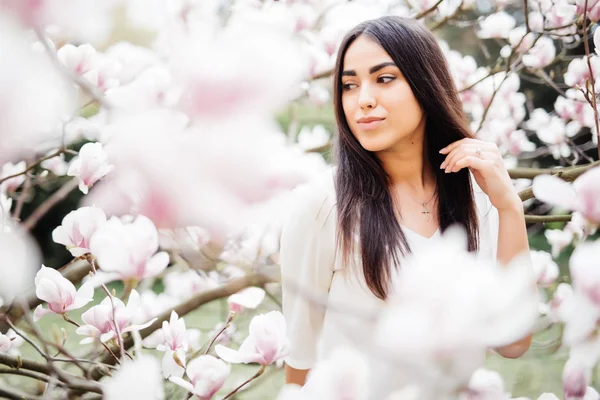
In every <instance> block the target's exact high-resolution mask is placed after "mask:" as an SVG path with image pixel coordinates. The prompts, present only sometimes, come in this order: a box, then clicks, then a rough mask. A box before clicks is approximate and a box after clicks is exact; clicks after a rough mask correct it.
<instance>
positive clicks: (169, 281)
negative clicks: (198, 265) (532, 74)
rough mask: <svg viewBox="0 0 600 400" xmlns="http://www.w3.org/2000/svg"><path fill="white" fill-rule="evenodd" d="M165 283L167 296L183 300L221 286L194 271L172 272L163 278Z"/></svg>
mask: <svg viewBox="0 0 600 400" xmlns="http://www.w3.org/2000/svg"><path fill="white" fill-rule="evenodd" d="M163 283H164V285H165V293H166V294H168V295H170V296H172V297H174V298H178V299H181V300H183V299H188V298H190V297H191V296H193V295H194V294H196V293H200V292H203V291H206V290H210V289H214V288H216V287H217V286H218V285H219V283H218V282H217V281H215V280H213V279H211V278H210V277H208V276H205V275H202V274H200V273H198V271H194V270H187V271H172V272H170V273H169V274H167V275H166V276H165V277H164V278H163Z"/></svg>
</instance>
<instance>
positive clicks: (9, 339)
mask: <svg viewBox="0 0 600 400" xmlns="http://www.w3.org/2000/svg"><path fill="white" fill-rule="evenodd" d="M23 343H25V340H24V339H23V338H22V337H21V336H19V335H17V334H16V333H15V331H13V330H12V329H9V330H8V331H7V332H6V333H2V332H0V353H14V354H18V350H16V349H17V347H19V346H21V345H22V344H23Z"/></svg>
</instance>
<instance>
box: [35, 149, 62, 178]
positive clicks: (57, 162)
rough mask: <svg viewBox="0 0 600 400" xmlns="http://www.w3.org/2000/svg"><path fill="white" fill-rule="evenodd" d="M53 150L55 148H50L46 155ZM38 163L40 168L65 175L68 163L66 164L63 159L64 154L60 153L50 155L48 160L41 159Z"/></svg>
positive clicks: (57, 174) (58, 174)
mask: <svg viewBox="0 0 600 400" xmlns="http://www.w3.org/2000/svg"><path fill="white" fill-rule="evenodd" d="M55 151H56V149H54V150H51V151H50V152H48V153H47V154H46V155H50V154H51V153H54V152H55ZM40 165H41V166H42V168H44V169H46V170H48V171H51V172H52V173H53V174H54V175H56V176H63V175H66V174H67V171H68V170H69V164H67V162H66V161H65V155H64V154H60V155H58V156H55V157H52V158H50V159H48V160H44V161H42V163H41V164H40Z"/></svg>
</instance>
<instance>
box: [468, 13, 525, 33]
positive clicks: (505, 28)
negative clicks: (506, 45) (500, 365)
mask: <svg viewBox="0 0 600 400" xmlns="http://www.w3.org/2000/svg"><path fill="white" fill-rule="evenodd" d="M515 25H516V22H515V19H514V18H513V17H512V16H511V15H509V14H507V13H505V12H504V11H501V12H497V13H495V14H491V15H489V16H488V17H486V18H485V19H484V20H483V21H481V29H480V30H479V31H478V32H477V37H479V38H481V39H490V38H507V37H508V35H509V33H510V31H511V29H513V28H514V27H515Z"/></svg>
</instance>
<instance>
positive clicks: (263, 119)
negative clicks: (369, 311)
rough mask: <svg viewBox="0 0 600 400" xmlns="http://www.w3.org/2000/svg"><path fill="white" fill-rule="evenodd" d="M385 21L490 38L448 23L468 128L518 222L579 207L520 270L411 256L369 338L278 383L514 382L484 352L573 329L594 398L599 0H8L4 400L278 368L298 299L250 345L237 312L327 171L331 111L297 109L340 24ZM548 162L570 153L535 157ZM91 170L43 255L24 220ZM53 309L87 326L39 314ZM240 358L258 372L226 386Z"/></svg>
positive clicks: (454, 250)
mask: <svg viewBox="0 0 600 400" xmlns="http://www.w3.org/2000/svg"><path fill="white" fill-rule="evenodd" d="M382 15H401V16H406V17H411V18H415V19H418V20H420V21H422V22H423V23H424V24H426V25H427V26H429V27H430V28H431V29H432V30H433V31H434V32H435V33H436V34H438V32H441V31H443V30H444V29H447V28H451V29H454V30H457V31H459V32H461V34H464V35H472V36H474V35H476V38H477V40H478V41H479V43H480V44H481V48H482V49H483V53H484V54H485V64H483V65H477V62H476V60H475V58H474V57H472V56H470V55H464V54H461V52H460V51H457V50H454V49H450V47H449V45H448V44H446V43H445V42H444V41H442V38H443V35H442V34H439V38H440V45H441V46H442V49H443V50H444V52H445V53H446V55H447V59H448V61H449V64H450V68H451V71H452V74H453V76H454V79H455V83H456V85H457V87H458V90H459V91H460V96H461V99H462V101H463V105H464V110H465V112H466V113H467V115H468V116H469V118H470V120H471V127H472V129H473V131H474V132H475V133H476V134H477V135H478V136H479V137H480V138H481V139H483V140H486V141H490V142H493V143H495V144H496V145H497V146H498V148H499V149H500V150H501V151H502V152H503V153H504V154H505V160H506V164H507V166H508V167H509V172H510V174H511V176H512V177H513V178H514V182H515V185H516V186H517V187H518V188H519V190H520V196H521V198H522V200H523V201H525V202H526V209H527V210H528V215H527V221H528V222H530V223H539V222H550V221H555V222H563V223H566V224H565V225H564V228H563V229H551V230H546V231H545V235H546V238H547V240H548V242H549V243H550V244H551V246H552V251H551V253H548V252H543V251H532V253H531V254H530V257H529V256H527V257H525V256H524V257H520V258H519V259H517V260H515V261H514V262H513V263H512V264H511V265H508V266H497V265H483V264H482V263H481V262H480V261H477V259H475V258H474V256H473V255H471V254H470V253H468V252H467V251H466V246H465V237H464V233H463V232H461V231H459V230H450V231H448V232H447V234H445V235H444V238H443V243H442V245H441V247H440V249H439V251H438V252H436V254H428V255H421V256H419V257H415V258H412V259H410V260H409V263H408V264H407V268H406V269H405V271H404V272H403V273H402V275H401V276H400V277H399V279H398V281H399V287H398V288H396V290H395V293H396V294H394V295H393V296H391V298H390V299H389V301H388V302H387V305H386V308H385V309H384V311H383V312H382V313H381V314H380V315H375V316H373V315H369V316H365V315H358V314H356V315H354V317H356V318H362V319H364V320H365V321H367V320H368V321H369V322H372V323H373V324H374V326H375V329H374V331H373V332H370V333H369V334H366V333H365V334H362V333H360V332H357V331H356V330H355V329H352V328H350V327H344V326H340V327H339V329H340V330H341V331H343V332H345V333H346V334H347V335H348V337H349V338H351V339H352V340H354V341H355V342H356V343H357V346H355V347H354V348H351V349H345V348H340V349H337V350H336V351H335V352H334V353H333V355H332V356H331V357H330V358H329V359H326V360H323V361H321V362H320V363H319V364H318V365H317V366H316V367H315V368H314V369H313V370H311V372H310V374H309V379H308V383H307V385H306V386H305V387H304V388H302V389H300V388H299V387H295V386H289V387H284V389H283V390H282V392H281V393H280V394H277V393H273V394H272V396H271V397H272V398H275V397H277V396H279V398H280V399H281V400H290V399H315V398H319V399H330V400H335V399H340V400H341V399H345V400H347V399H356V400H362V399H365V400H367V399H388V400H399V399H441V398H461V399H508V398H512V397H511V394H510V393H508V391H507V390H505V387H504V383H503V380H502V377H501V376H500V375H499V374H498V373H497V372H494V371H489V370H485V369H482V365H483V361H484V359H485V357H486V353H487V352H488V351H489V349H492V348H495V347H498V346H502V345H506V344H509V343H512V342H514V341H516V340H518V339H519V338H521V337H523V336H525V335H527V334H528V333H530V332H532V331H535V332H539V331H541V330H544V329H547V328H549V327H550V326H559V327H561V330H562V337H561V340H560V343H559V346H555V347H561V348H562V349H566V350H567V351H568V354H569V359H568V361H567V363H566V365H565V368H564V373H563V387H564V398H566V399H583V398H585V399H586V400H592V399H598V398H599V397H600V396H599V395H598V393H597V392H596V391H595V390H594V389H593V388H592V387H591V385H592V379H593V372H594V368H595V366H596V365H597V364H598V362H599V359H600V332H599V329H600V324H599V323H600V264H599V263H598V254H599V253H600V241H598V240H596V241H595V240H594V232H595V230H596V228H597V226H598V225H599V224H600V167H598V162H597V161H594V159H597V156H598V154H597V150H596V148H597V146H598V132H599V129H598V124H599V121H598V111H597V105H596V102H597V93H598V92H600V88H599V87H600V83H599V82H596V80H595V77H596V76H597V74H599V73H600V56H598V55H596V54H595V52H596V49H598V48H600V31H598V33H594V30H595V28H596V23H597V21H598V20H600V2H598V0H524V1H522V0H488V1H483V0H479V1H476V0H405V1H401V0H377V1H374V0H369V1H366V0H365V1H361V0H354V1H344V0H326V1H317V0H297V1H294V0H288V1H271V0H264V1H248V0H238V1H235V0H230V1H224V0H153V1H148V0H105V1H94V0H76V1H75V0H71V1H70V0H43V1H22V0H0V54H2V58H1V59H0V72H1V73H0V165H2V167H1V170H0V270H1V273H2V280H0V296H1V298H0V300H1V302H0V306H1V308H0V364H1V366H0V372H1V373H2V376H1V377H0V381H1V383H0V396H4V397H7V398H14V399H20V398H38V396H39V395H40V394H42V393H43V396H44V398H55V397H60V398H63V397H69V398H76V397H82V398H97V397H104V398H107V399H117V398H118V399H122V398H127V399H151V398H156V399H162V398H165V397H172V396H171V395H174V396H175V397H181V398H190V397H193V396H196V397H197V398H199V399H202V400H208V399H212V398H215V397H219V398H222V399H227V398H231V397H233V396H234V395H235V394H236V393H238V392H239V391H241V390H244V389H246V388H247V387H248V386H251V385H252V383H251V381H253V380H255V379H257V378H259V376H260V375H262V374H263V373H264V372H265V371H266V370H267V368H278V367H281V362H282V360H283V359H284V358H285V357H286V355H287V353H288V347H289V342H288V339H287V338H286V326H285V320H284V318H283V316H282V314H281V313H280V312H279V311H277V310H275V311H270V312H267V313H265V314H260V315H256V316H254V317H253V318H252V320H251V322H250V325H249V328H248V336H247V337H246V338H245V339H244V340H243V342H242V343H241V344H236V342H235V340H233V341H232V335H233V332H234V330H235V326H236V315H239V314H240V313H250V311H248V310H252V309H256V308H257V307H258V306H259V305H260V304H261V303H262V301H263V299H264V298H265V295H269V296H270V297H273V298H275V299H276V298H277V294H276V288H277V281H278V274H277V271H278V265H277V262H278V258H277V252H278V234H279V228H280V223H281V222H280V221H282V220H283V216H284V214H285V207H286V204H287V198H288V197H289V189H291V188H293V187H295V186H297V185H299V184H301V183H303V182H306V181H308V180H310V179H311V178H312V177H313V176H316V175H319V174H321V173H322V172H324V171H325V170H327V168H328V166H327V163H326V162H325V161H324V158H323V156H322V153H324V152H326V151H327V150H328V148H329V146H330V142H331V132H330V131H329V130H328V128H329V127H330V126H328V125H327V124H315V123H314V121H309V120H307V119H305V118H304V119H303V118H302V117H301V115H300V114H301V113H300V112H299V110H300V107H304V108H307V107H312V108H316V109H319V108H323V107H324V105H325V104H327V103H328V102H329V101H330V96H331V94H330V93H331V80H330V76H331V71H332V68H333V64H334V59H335V55H336V52H337V47H338V44H339V42H340V40H341V38H342V36H343V35H344V34H345V32H346V31H347V30H348V29H349V28H351V27H352V26H354V25H355V24H357V23H359V22H361V21H363V20H366V19H370V18H375V17H378V16H382ZM124 27H125V31H127V32H129V36H131V37H129V36H127V35H123V34H121V35H120V36H119V34H118V32H120V31H123V28H124ZM122 36H125V37H126V38H125V39H123V38H122ZM140 37H143V38H144V39H143V40H140V39H139V38H140ZM115 38H121V39H115ZM136 40H137V41H136ZM594 42H596V43H597V45H598V47H597V46H595V45H594ZM136 43H137V44H136ZM140 43H142V44H143V46H142V45H140ZM492 49H495V50H492ZM459 50H460V49H459ZM599 52H600V50H599ZM522 80H527V81H529V82H534V83H535V84H537V85H540V86H543V87H545V88H549V89H550V90H552V91H553V92H554V93H555V96H554V97H555V98H556V100H555V102H554V108H553V109H551V110H550V109H547V108H548V107H546V108H542V107H541V106H539V107H538V108H536V104H534V103H535V100H536V99H534V98H531V97H529V98H528V96H527V95H526V93H525V92H522V91H520V90H521V89H522V88H521V81H522ZM286 107H287V109H288V110H290V111H289V114H288V117H289V126H287V127H286V128H285V129H286V132H282V131H281V127H280V126H279V125H278V124H276V123H275V120H274V117H275V115H276V114H277V113H281V110H282V109H283V110H285V109H286ZM327 118H329V119H328V120H327V121H328V122H331V115H328V117H327ZM540 157H545V160H547V159H551V160H554V164H555V165H556V167H551V168H547V169H539V168H523V166H528V167H532V166H536V167H538V166H539V165H536V164H539V162H538V161H537V160H539V159H540ZM547 164H548V163H547ZM546 166H547V165H546ZM57 182H58V183H60V185H61V187H60V188H59V189H58V190H56V191H55V192H54V193H53V194H52V195H50V196H49V197H47V198H46V199H44V201H43V202H41V204H40V205H39V206H38V207H37V208H36V209H34V210H33V211H32V212H31V213H30V214H29V215H26V216H24V215H23V213H22V210H23V206H24V204H25V203H27V202H31V201H32V199H33V198H35V197H36V196H37V195H39V192H40V191H39V190H38V188H43V187H46V186H47V185H49V184H56V183H57ZM76 190H78V191H80V192H81V193H83V194H84V196H83V200H82V203H81V204H80V206H79V208H77V209H74V210H72V211H71V212H70V213H69V214H67V215H66V216H65V217H64V219H63V220H62V223H61V224H60V226H57V227H55V229H54V230H53V232H52V239H53V240H54V242H56V243H58V244H60V245H64V246H65V248H66V250H68V252H70V254H71V256H72V261H70V262H69V263H68V264H66V265H64V266H59V265H49V266H45V265H42V260H41V257H40V254H39V251H38V249H37V247H36V245H35V242H34V241H33V240H32V238H31V236H30V234H29V233H28V232H29V231H31V230H32V228H34V227H35V226H36V224H37V223H38V221H39V220H40V218H42V216H44V215H45V214H47V213H48V212H49V211H50V210H51V209H52V207H53V206H54V205H56V204H57V203H59V202H60V201H61V200H63V199H64V198H65V197H67V196H68V195H69V194H70V193H72V192H73V191H76ZM534 198H535V199H537V201H535V200H533V199H534ZM552 207H555V208H556V210H558V211H559V212H558V213H553V214H552V215H547V214H548V212H549V210H550V209H551V208H552ZM571 245H572V246H575V250H574V251H573V253H572V256H571V257H570V260H569V268H570V278H571V279H566V280H565V279H561V282H560V284H558V282H557V278H558V275H559V269H558V266H557V264H556V262H555V260H556V258H557V257H558V256H559V255H561V253H562V252H563V251H565V249H569V248H571ZM529 259H531V261H532V264H533V269H531V268H529V265H530V263H529ZM440 266H443V267H440ZM534 281H537V286H536V285H535V284H534ZM157 282H158V283H161V284H162V286H163V287H164V290H163V291H162V292H161V293H159V294H157V293H156V292H155V291H153V290H152V288H153V286H154V283H157ZM569 282H571V283H569ZM119 283H120V284H119ZM111 287H112V290H111V289H110V288H111ZM273 290H275V294H273V293H272V292H271V291H273ZM298 290H302V293H305V294H306V296H307V297H308V298H309V299H311V301H314V302H315V303H316V304H320V305H321V306H326V307H328V308H329V309H330V310H332V312H344V313H350V314H352V313H355V312H356V311H355V310H346V309H344V307H343V304H331V303H329V304H327V303H326V300H325V299H321V298H319V297H317V296H314V295H312V294H311V293H310V290H309V288H298ZM216 299H227V304H228V305H229V316H228V317H227V318H226V319H224V320H223V321H222V323H220V324H219V325H218V326H217V327H216V328H215V329H214V331H213V332H210V333H209V334H208V335H207V334H206V332H199V331H198V330H197V329H190V327H189V326H187V325H186V319H185V317H186V315H188V314H189V313H190V312H192V311H193V310H196V309H198V308H199V307H201V306H202V305H204V304H206V303H208V302H211V301H213V300H216ZM48 314H55V315H58V316H60V317H61V318H62V320H64V324H65V326H67V325H74V326H75V327H76V329H75V328H74V332H73V330H65V329H63V330H62V331H61V332H62V334H59V335H56V334H54V335H50V334H48V332H46V331H45V330H44V329H43V328H42V326H43V325H42V324H43V321H44V319H47V318H51V317H49V316H48ZM188 325H189V319H188ZM68 332H71V333H68ZM25 342H26V343H27V344H25V345H24V343H25ZM22 345H23V346H29V347H30V348H31V353H30V354H33V352H35V353H37V358H35V359H34V358H31V357H26V356H23V355H21V354H20V351H19V347H20V346H22ZM359 349H360V350H359ZM21 350H24V348H23V347H22V348H21ZM232 364H253V365H255V366H256V367H255V368H256V372H255V373H254V374H253V375H252V373H251V374H249V375H248V376H247V377H244V378H243V379H242V380H239V379H238V380H237V381H236V382H235V383H234V384H229V385H228V384H227V381H228V378H229V379H230V380H231V379H234V377H233V376H231V372H232ZM140 377H143V378H142V379H140ZM238 378H239V377H238ZM260 379H264V378H260ZM31 382H37V383H36V384H32V383H31ZM225 388H231V389H227V390H226V389H225ZM540 394H541V396H540V397H539V399H546V400H548V399H555V398H557V397H556V395H555V394H551V393H543V394H542V393H540Z"/></svg>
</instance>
